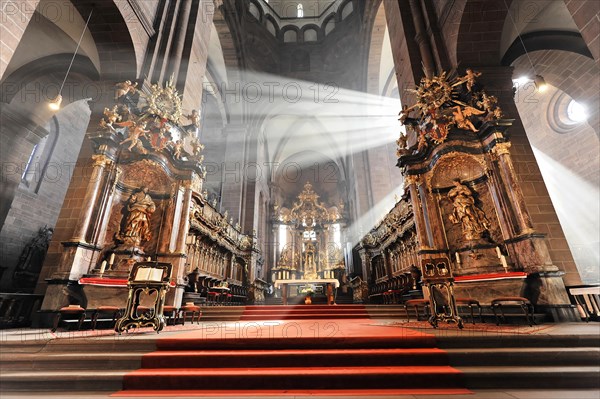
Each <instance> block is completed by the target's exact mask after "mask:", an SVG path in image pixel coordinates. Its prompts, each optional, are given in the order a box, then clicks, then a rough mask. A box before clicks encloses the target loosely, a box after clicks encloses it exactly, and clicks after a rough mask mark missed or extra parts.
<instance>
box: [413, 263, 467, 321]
mask: <svg viewBox="0 0 600 399" xmlns="http://www.w3.org/2000/svg"><path fill="white" fill-rule="evenodd" d="M421 269H422V273H423V283H425V285H426V286H427V288H429V302H430V305H431V317H430V318H429V323H430V324H431V325H432V326H433V327H434V328H437V325H438V322H439V321H446V322H454V323H456V324H457V325H458V328H460V329H462V328H463V321H462V319H461V318H460V316H459V315H458V312H457V310H456V300H455V299H454V289H453V285H454V277H453V276H452V271H451V269H450V261H449V259H448V258H434V259H423V260H422V261H421Z"/></svg>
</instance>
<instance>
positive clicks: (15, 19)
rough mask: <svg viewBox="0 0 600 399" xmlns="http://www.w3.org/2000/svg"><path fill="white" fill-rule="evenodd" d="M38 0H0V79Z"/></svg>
mask: <svg viewBox="0 0 600 399" xmlns="http://www.w3.org/2000/svg"><path fill="white" fill-rule="evenodd" d="M39 2H40V0H28V1H13V0H0V79H2V77H3V76H4V71H6V67H8V63H9V62H10V60H11V58H12V56H13V54H14V52H15V50H16V49H17V46H18V45H19V42H20V40H21V37H22V36H23V33H24V32H25V29H26V28H27V25H28V24H29V21H30V19H31V16H32V15H33V13H34V12H35V9H36V7H37V5H38V3H39Z"/></svg>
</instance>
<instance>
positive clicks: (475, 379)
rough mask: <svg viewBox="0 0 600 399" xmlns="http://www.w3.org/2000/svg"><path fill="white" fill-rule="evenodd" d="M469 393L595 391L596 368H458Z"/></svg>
mask: <svg viewBox="0 0 600 399" xmlns="http://www.w3.org/2000/svg"><path fill="white" fill-rule="evenodd" d="M458 369H459V370H461V371H462V372H463V373H464V374H465V379H466V386H467V387H468V388H470V389H504V390H505V389H539V388H542V387H543V388H546V389H598V388H600V367H598V366H570V365H561V366H555V367H552V366H543V367H515V366H508V367H481V366H475V367H458Z"/></svg>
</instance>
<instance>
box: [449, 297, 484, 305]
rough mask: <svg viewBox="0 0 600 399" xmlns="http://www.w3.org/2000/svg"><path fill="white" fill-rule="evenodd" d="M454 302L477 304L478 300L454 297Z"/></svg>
mask: <svg viewBox="0 0 600 399" xmlns="http://www.w3.org/2000/svg"><path fill="white" fill-rule="evenodd" d="M455 301H456V303H466V304H468V305H479V301H477V300H475V299H473V298H456V299H455Z"/></svg>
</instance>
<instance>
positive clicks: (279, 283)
mask: <svg viewBox="0 0 600 399" xmlns="http://www.w3.org/2000/svg"><path fill="white" fill-rule="evenodd" d="M307 284H325V285H326V286H327V304H328V305H333V303H334V302H333V289H334V288H338V287H339V286H340V282H339V280H338V279H337V278H317V279H309V280H275V282H274V283H273V285H274V286H275V288H281V298H282V299H283V304H284V305H287V294H288V286H289V285H307Z"/></svg>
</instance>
